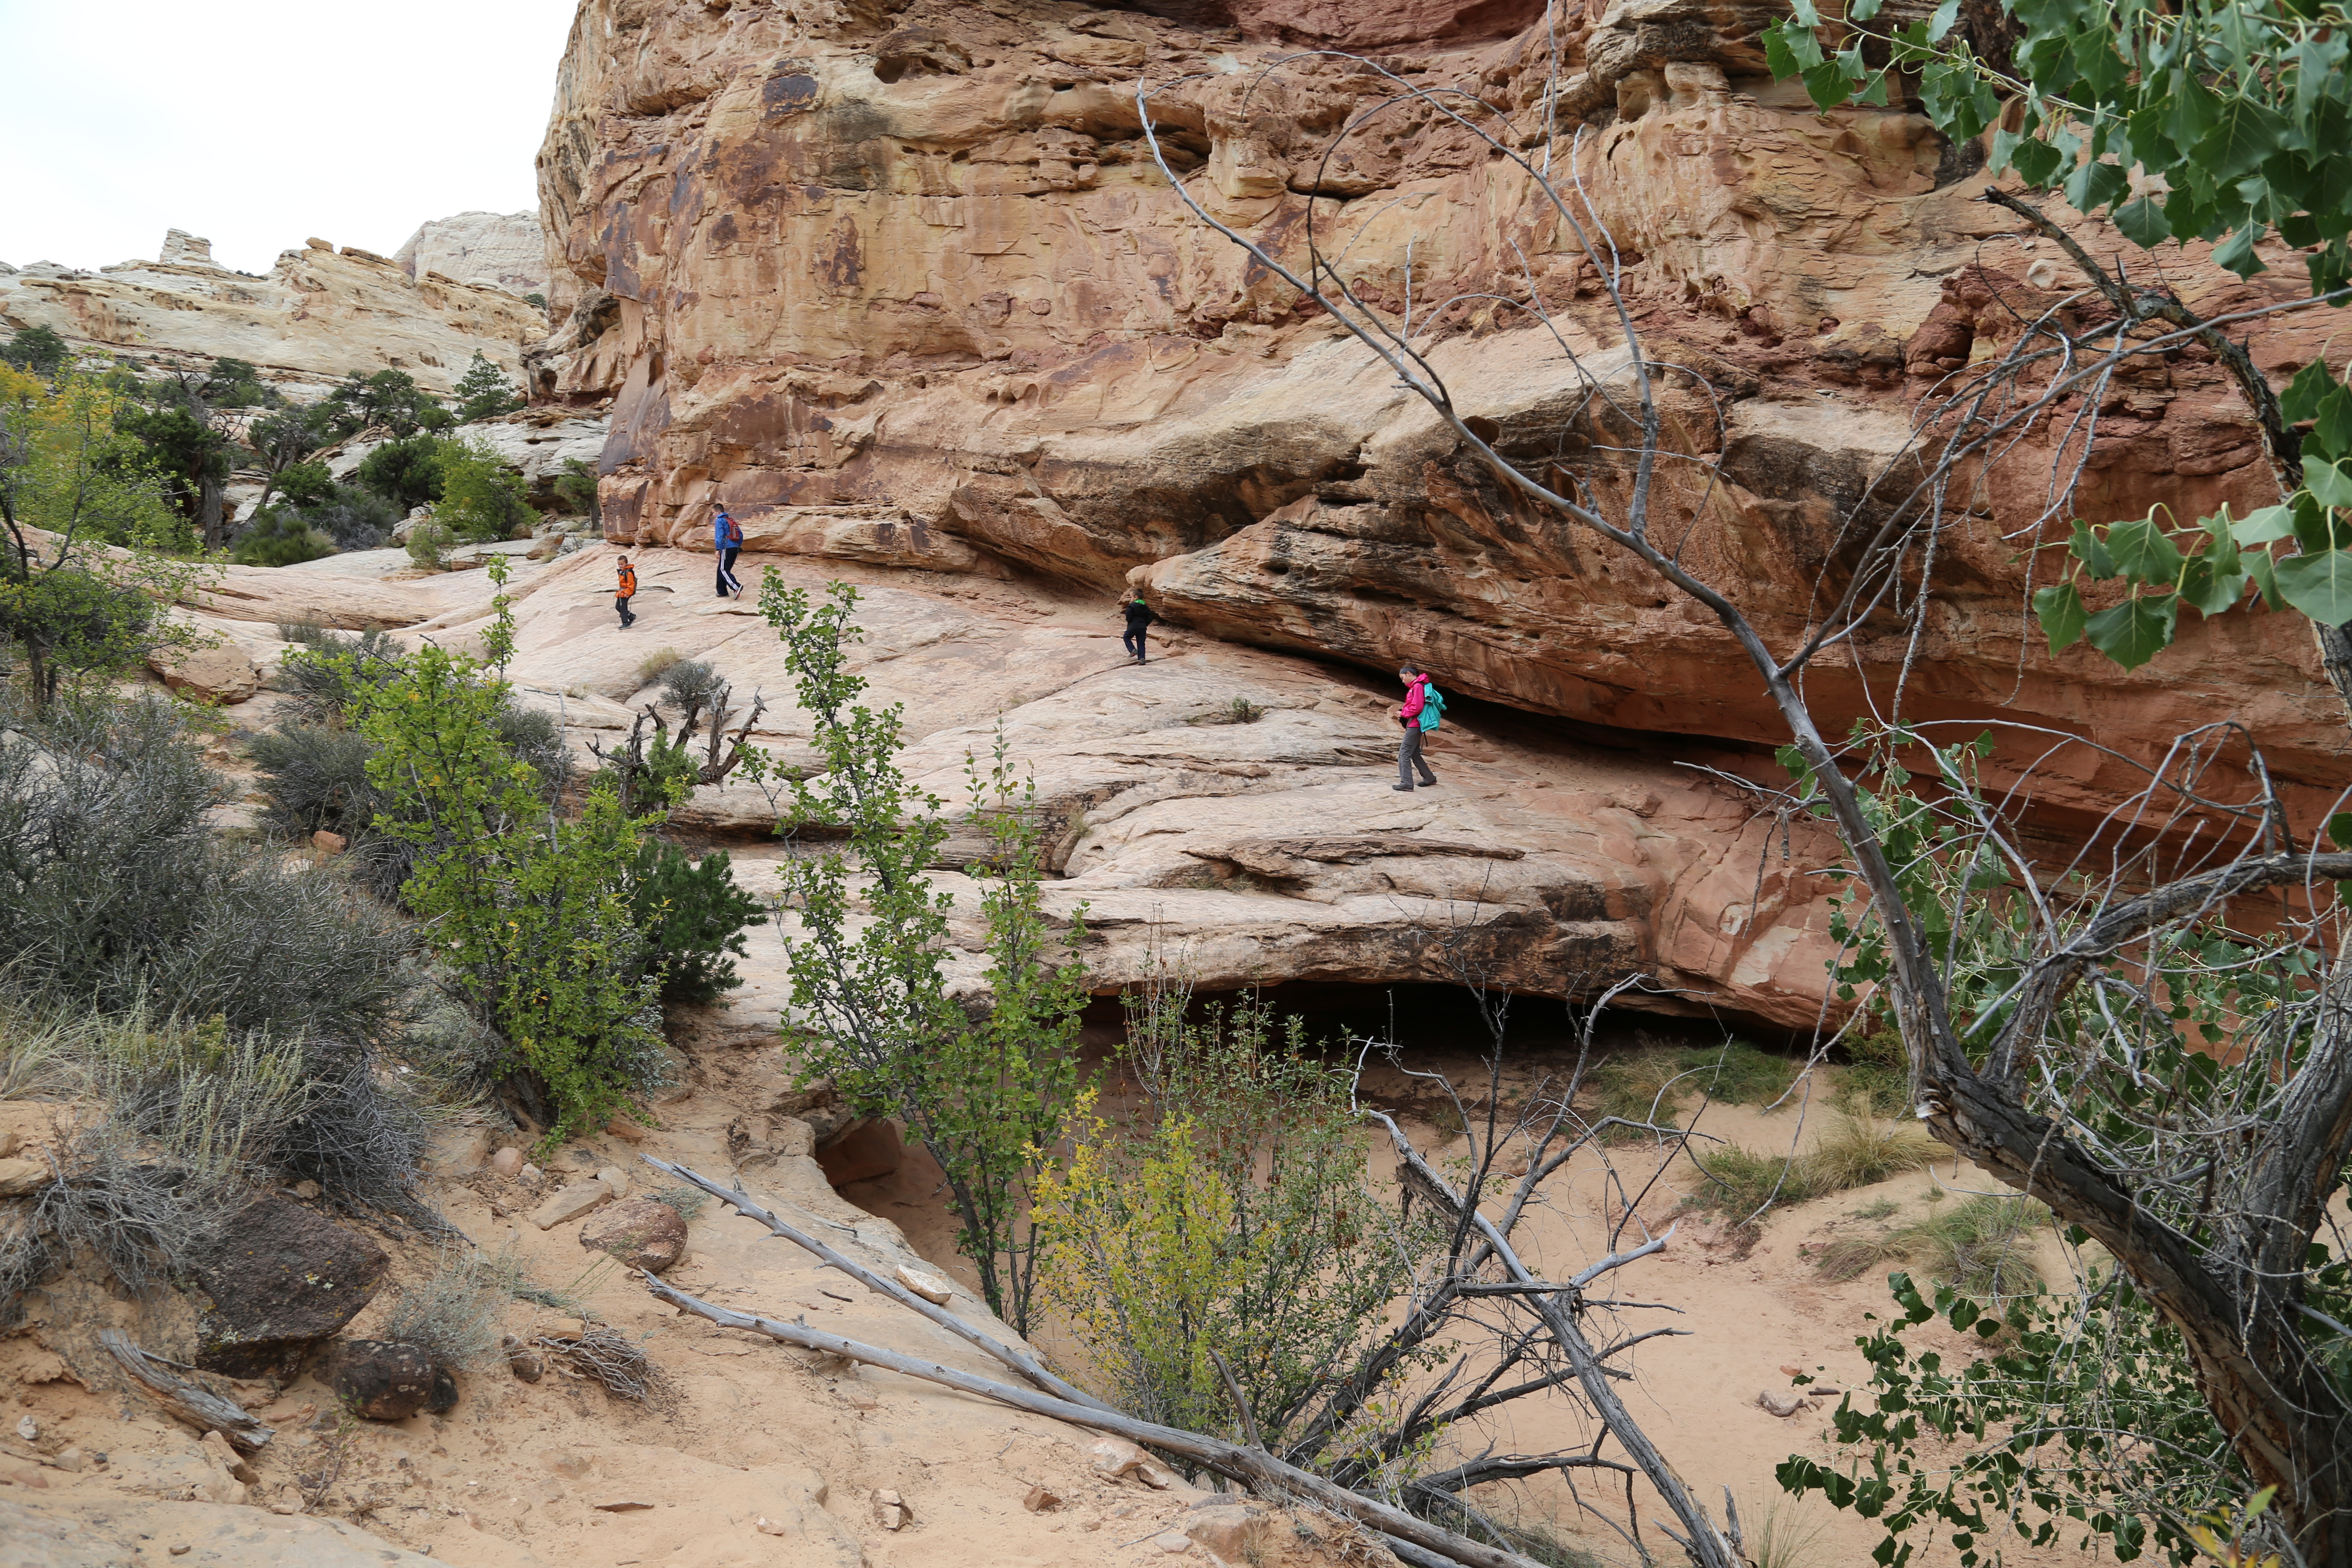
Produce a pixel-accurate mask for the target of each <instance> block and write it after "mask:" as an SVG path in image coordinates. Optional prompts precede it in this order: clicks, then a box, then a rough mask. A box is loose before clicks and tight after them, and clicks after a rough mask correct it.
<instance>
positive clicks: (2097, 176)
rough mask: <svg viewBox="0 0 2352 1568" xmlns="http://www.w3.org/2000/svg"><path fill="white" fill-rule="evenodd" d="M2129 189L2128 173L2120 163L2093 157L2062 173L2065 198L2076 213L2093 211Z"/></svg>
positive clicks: (2129, 177) (2129, 179)
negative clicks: (2100, 160) (2064, 174)
mask: <svg viewBox="0 0 2352 1568" xmlns="http://www.w3.org/2000/svg"><path fill="white" fill-rule="evenodd" d="M2130 189H2131V176H2130V175H2128V174H2125V173H2124V169H2123V165H2122V164H2120V163H2101V162H2099V161H2097V160H2095V159H2094V160H2093V161H2092V162H2090V163H2084V165H2082V167H2080V168H2078V169H2076V170H2075V171H2074V173H2073V174H2069V175H2067V176H2066V200H2067V201H2068V202H2069V203H2070V204H2072V205H2073V206H2074V210H2075V211H2076V212H2078V213H2088V212H2096V211H2098V210H2099V208H2101V207H2103V206H2105V205H2107V204H2108V203H2109V202H2112V201H2115V200H2116V199H2117V198H2119V197H2120V196H2122V195H2124V194H2125V193H2126V192H2127V191H2129V190H2130Z"/></svg>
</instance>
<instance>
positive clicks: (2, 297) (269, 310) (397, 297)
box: [0, 229, 546, 392]
mask: <svg viewBox="0 0 2352 1568" xmlns="http://www.w3.org/2000/svg"><path fill="white" fill-rule="evenodd" d="M519 295H520V291H514V292H509V290H508V289H506V288H504V287H502V286H501V287H485V286H480V285H477V284H472V283H459V282H453V281H451V280H450V279H448V278H446V277H444V276H441V275H439V274H437V273H433V272H426V273H425V274H423V275H422V276H420V277H416V278H411V277H410V276H409V275H408V274H406V273H405V272H404V271H403V270H402V269H401V268H399V267H398V266H396V265H394V263H393V262H391V261H388V260H386V259H385V258H383V257H381V256H377V255H375V254H374V253H373V252H372V251H366V250H361V249H359V248H358V247H353V246H345V247H343V248H342V249H341V250H340V251H338V250H337V249H336V248H335V247H333V246H331V245H330V244H328V243H327V242H326V241H325V240H323V239H314V240H311V241H310V243H309V244H308V245H307V246H305V247H303V248H301V249H299V250H289V251H287V252H285V253H284V254H282V255H280V256H279V257H278V264H277V265H276V266H275V267H273V268H270V270H269V275H268V277H266V278H257V277H254V276H253V275H251V274H249V273H244V272H233V271H230V270H229V269H227V268H224V267H222V266H220V265H219V264H218V263H216V262H215V261H214V260H213V259H212V247H211V246H210V245H209V244H208V243H207V242H206V241H205V240H202V239H198V238H195V237H193V236H190V235H188V234H185V233H184V232H183V231H181V230H178V229H173V231H172V233H171V235H170V237H167V238H166V240H165V242H164V245H163V253H162V259H160V260H157V261H126V262H122V263H121V264H120V265H118V266H114V267H104V268H99V269H98V270H97V271H95V272H84V271H80V270H78V269H76V268H67V267H58V266H57V265H55V264H53V263H48V262H36V263H34V264H33V265H31V266H28V267H26V268H22V269H15V268H5V267H0V325H5V327H6V328H8V329H9V330H11V331H19V330H22V329H24V328H26V327H47V328H49V329H50V330H51V331H56V332H58V333H60V334H61V335H63V336H64V337H65V338H66V339H67V340H68V341H69V342H72V343H73V344H74V346H76V347H77V348H83V349H88V350H89V351H91V352H94V353H107V354H121V353H131V354H132V355H134V356H137V357H142V358H161V359H163V360H167V361H174V360H182V359H205V360H208V359H211V358H214V357H216V356H221V355H227V356H229V357H232V358H236V359H242V360H247V361H250V362H251V363H254V364H255V365H257V366H259V367H260V369H261V370H262V372H263V374H264V375H265V376H266V377H267V378H268V379H269V380H271V381H274V382H278V383H281V384H289V385H293V386H298V387H299V386H305V385H307V386H310V387H323V386H324V385H326V384H331V383H333V382H338V381H341V379H342V378H343V377H344V376H346V375H348V374H351V373H352V372H353V371H361V372H364V373H370V374H373V372H375V371H379V370H404V371H406V372H408V374H411V375H413V376H415V378H416V381H417V384H419V385H421V386H424V387H425V388H426V389H428V390H430V391H434V392H446V391H448V390H449V389H450V388H451V387H452V386H454V385H456V384H457V377H459V376H460V375H462V374H465V370H466V366H467V363H468V362H470V361H471V360H472V358H473V356H474V355H475V353H483V354H486V355H488V357H489V358H490V359H492V360H493V361H495V362H497V363H499V365H500V366H501V367H502V368H504V369H505V370H507V371H508V372H509V374H511V373H514V372H515V371H517V370H519V369H520V364H521V353H522V348H523V345H524V344H526V343H528V342H532V341H534V340H536V339H537V338H539V337H540V336H541V334H543V333H544V332H545V331H546V323H545V321H544V320H543V319H542V318H541V313H540V311H539V310H538V309H537V308H536V307H534V306H532V305H530V304H529V303H528V302H526V301H525V300H522V299H521V298H520V297H519Z"/></svg>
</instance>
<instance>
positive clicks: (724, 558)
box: [710, 506, 743, 599]
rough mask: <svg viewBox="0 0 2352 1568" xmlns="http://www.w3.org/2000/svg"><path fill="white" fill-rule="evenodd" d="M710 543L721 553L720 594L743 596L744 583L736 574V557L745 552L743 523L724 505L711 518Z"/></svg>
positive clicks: (721, 596)
mask: <svg viewBox="0 0 2352 1568" xmlns="http://www.w3.org/2000/svg"><path fill="white" fill-rule="evenodd" d="M710 545H711V548H712V549H713V550H715V551H717V552H718V553H719V597H720V598H722V599H727V598H735V599H740V598H741V597H742V596H743V584H741V583H740V582H739V581H737V579H736V576H735V557H736V556H738V555H740V554H741V553H742V552H743V525H742V524H741V523H739V522H737V521H735V520H734V519H733V518H731V517H730V516H728V515H727V509H726V508H725V507H723V506H722V507H720V508H719V515H718V516H717V517H715V518H712V519H711V520H710Z"/></svg>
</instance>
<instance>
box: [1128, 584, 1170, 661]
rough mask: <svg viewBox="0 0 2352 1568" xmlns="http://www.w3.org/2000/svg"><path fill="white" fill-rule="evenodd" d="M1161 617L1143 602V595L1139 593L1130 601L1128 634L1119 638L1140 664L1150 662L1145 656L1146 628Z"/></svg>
mask: <svg viewBox="0 0 2352 1568" xmlns="http://www.w3.org/2000/svg"><path fill="white" fill-rule="evenodd" d="M1159 618H1160V617H1159V616H1155V615H1153V614H1152V613H1151V606H1150V605H1147V604H1145V603H1144V602H1143V595H1140V594H1138V595H1135V597H1134V598H1132V599H1130V600H1129V601H1128V604H1127V635H1126V636H1124V637H1120V638H1119V639H1118V640H1119V641H1120V642H1121V643H1122V644H1124V645H1125V646H1126V648H1127V651H1128V652H1129V653H1131V654H1133V655H1134V656H1135V662H1136V663H1138V664H1143V663H1147V662H1149V661H1147V660H1146V659H1145V658H1144V657H1143V633H1144V628H1146V627H1147V626H1150V625H1151V623H1152V622H1154V621H1156V620H1158V619H1159Z"/></svg>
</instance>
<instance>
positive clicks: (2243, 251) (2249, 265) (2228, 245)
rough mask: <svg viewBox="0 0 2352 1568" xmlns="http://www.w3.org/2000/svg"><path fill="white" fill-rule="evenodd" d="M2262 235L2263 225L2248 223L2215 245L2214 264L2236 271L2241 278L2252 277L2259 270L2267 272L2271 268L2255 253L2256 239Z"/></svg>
mask: <svg viewBox="0 0 2352 1568" xmlns="http://www.w3.org/2000/svg"><path fill="white" fill-rule="evenodd" d="M2262 235H2263V226H2262V225H2260V224H2258V223H2250V224H2248V225H2247V226H2245V227H2243V228H2242V229H2240V230H2239V231H2238V232H2237V233H2235V234H2233V235H2231V237H2229V238H2227V239H2225V240H2223V241H2222V242H2221V244H2220V245H2217V246H2215V247H2213V265H2214V266H2216V267H2219V268H2224V269H2226V270H2228V271H2231V272H2234V273H2236V274H2237V275H2238V276H2239V277H2241V278H2252V276H2253V275H2254V274H2255V273H2257V272H2267V271H2268V270H2270V268H2267V267H2265V266H2264V265H2263V260H2262V258H2260V257H2258V256H2256V255H2255V254H2254V241H2256V240H2257V239H2260V238H2261V237H2262Z"/></svg>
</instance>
